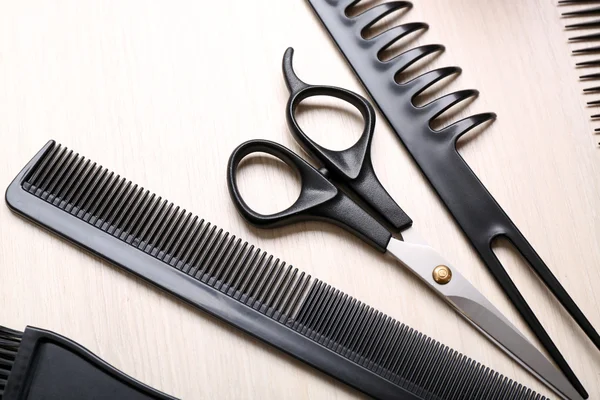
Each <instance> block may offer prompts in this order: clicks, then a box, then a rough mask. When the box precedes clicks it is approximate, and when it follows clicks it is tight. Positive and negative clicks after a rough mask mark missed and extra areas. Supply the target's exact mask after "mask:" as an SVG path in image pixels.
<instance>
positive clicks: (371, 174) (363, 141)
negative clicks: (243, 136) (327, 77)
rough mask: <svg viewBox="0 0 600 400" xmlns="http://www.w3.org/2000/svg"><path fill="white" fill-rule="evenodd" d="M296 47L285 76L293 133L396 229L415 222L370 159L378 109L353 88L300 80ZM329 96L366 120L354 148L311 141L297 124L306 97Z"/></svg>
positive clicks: (289, 56)
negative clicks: (338, 148)
mask: <svg viewBox="0 0 600 400" xmlns="http://www.w3.org/2000/svg"><path fill="white" fill-rule="evenodd" d="M293 54H294V49H292V48H291V47H290V48H288V49H287V50H286V52H285V54H284V56H283V75H284V77H285V81H286V85H287V87H288V89H289V91H290V98H289V100H288V103H287V109H286V117H287V122H288V127H289V129H290V131H291V132H292V135H294V137H295V138H296V140H297V141H298V143H299V144H300V145H301V146H302V147H303V148H304V150H305V151H306V152H307V153H309V154H310V155H312V156H313V157H314V158H315V159H317V160H319V161H320V162H321V163H322V164H323V165H324V166H325V168H326V169H327V170H328V171H329V173H331V174H332V177H333V178H335V179H337V180H338V181H340V182H341V183H343V184H345V185H347V186H348V187H349V188H351V189H352V190H353V191H354V192H355V193H356V194H357V195H358V196H359V197H360V198H361V199H362V200H363V201H365V202H366V203H367V204H369V206H371V207H372V208H373V209H374V210H375V211H377V212H378V213H379V214H380V215H381V217H382V218H383V219H385V220H386V221H387V222H388V223H389V224H390V225H391V226H393V227H394V229H396V230H397V231H401V230H403V229H405V228H408V227H409V226H411V225H412V220H411V219H410V217H409V216H408V215H407V214H406V213H405V212H404V211H403V210H402V209H401V208H400V206H398V204H397V203H396V202H395V201H394V199H392V197H391V196H390V195H389V193H388V192H387V191H386V190H385V188H384V187H383V185H382V184H381V182H380V181H379V178H377V175H376V174H375V170H374V169H373V163H372V162H371V141H372V139H373V132H374V130H375V118H376V117H375V110H374V109H373V106H371V104H370V103H369V102H368V101H367V99H365V98H364V97H362V96H360V95H358V94H357V93H354V92H352V91H350V90H346V89H342V88H338V87H333V86H322V85H308V84H306V83H304V82H302V81H301V80H300V78H298V76H297V75H296V73H295V72H294V68H293V64H292V62H293ZM313 96H329V97H335V98H338V99H340V100H343V101H345V102H347V103H350V104H352V105H353V106H354V107H355V108H356V109H357V110H358V111H359V112H360V113H361V114H362V117H363V120H364V122H365V127H364V130H363V133H362V134H361V136H360V138H359V139H358V141H357V142H356V143H355V144H353V145H352V146H351V147H349V148H348V149H345V150H341V151H335V150H330V149H327V148H325V147H323V146H321V145H319V144H318V143H316V142H315V141H314V140H312V139H311V138H310V137H309V136H308V135H307V134H306V133H304V131H303V130H302V128H300V125H299V124H298V121H297V120H296V109H297V107H298V105H299V104H300V103H301V102H302V101H303V100H305V99H307V98H309V97H313Z"/></svg>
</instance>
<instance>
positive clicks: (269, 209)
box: [236, 153, 301, 215]
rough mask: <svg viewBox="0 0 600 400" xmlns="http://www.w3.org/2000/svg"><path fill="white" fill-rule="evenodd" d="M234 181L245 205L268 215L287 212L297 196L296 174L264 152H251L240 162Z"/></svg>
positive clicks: (299, 181)
mask: <svg viewBox="0 0 600 400" xmlns="http://www.w3.org/2000/svg"><path fill="white" fill-rule="evenodd" d="M236 182H237V187H238V190H239V193H240V194H241V196H242V198H243V199H244V201H245V203H246V204H247V205H248V206H249V207H250V208H252V209H253V210H254V211H256V212H258V213H260V214H263V215H270V214H275V213H277V212H280V211H283V210H286V209H288V208H289V207H290V206H291V205H292V204H294V203H295V202H296V200H297V199H298V197H299V196H300V188H301V179H300V175H299V174H298V172H297V171H296V170H295V169H294V168H292V167H290V166H289V165H287V164H286V163H285V162H283V161H281V160H280V159H278V158H276V157H273V156H271V155H269V154H266V153H252V154H250V155H248V156H246V157H244V158H243V159H242V161H241V162H240V164H239V166H238V169H237V175H236Z"/></svg>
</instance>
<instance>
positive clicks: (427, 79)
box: [403, 67, 462, 98]
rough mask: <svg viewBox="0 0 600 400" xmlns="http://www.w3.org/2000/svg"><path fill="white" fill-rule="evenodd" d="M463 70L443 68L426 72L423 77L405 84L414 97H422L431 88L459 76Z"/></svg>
mask: <svg viewBox="0 0 600 400" xmlns="http://www.w3.org/2000/svg"><path fill="white" fill-rule="evenodd" d="M461 72H462V69H461V68H459V67H443V68H438V69H434V70H432V71H429V72H426V73H424V74H423V75H420V76H418V77H416V78H415V79H413V80H411V81H409V82H406V83H405V84H403V85H404V86H406V87H408V88H409V90H411V92H412V97H413V98H414V97H415V96H418V95H420V94H421V93H423V92H424V91H425V90H427V89H429V88H430V87H431V86H433V85H435V84H436V83H438V82H439V81H441V80H442V79H444V78H447V77H449V76H452V75H459V74H460V73H461Z"/></svg>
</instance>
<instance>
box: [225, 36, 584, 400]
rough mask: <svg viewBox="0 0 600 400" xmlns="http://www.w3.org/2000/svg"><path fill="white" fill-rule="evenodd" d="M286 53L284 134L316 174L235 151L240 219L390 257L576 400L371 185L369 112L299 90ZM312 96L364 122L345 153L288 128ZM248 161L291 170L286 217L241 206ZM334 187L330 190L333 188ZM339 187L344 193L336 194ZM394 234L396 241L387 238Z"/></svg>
mask: <svg viewBox="0 0 600 400" xmlns="http://www.w3.org/2000/svg"><path fill="white" fill-rule="evenodd" d="M292 57H293V49H291V48H290V49H288V50H287V51H286V53H285V55H284V59H283V74H284V77H285V80H286V85H287V87H288V89H289V91H290V98H289V100H288V103H287V108H286V116H287V122H288V126H289V129H290V131H291V133H292V134H293V136H294V137H295V139H296V141H297V142H298V143H299V144H300V146H302V148H303V149H304V150H305V151H306V152H307V153H308V154H309V155H311V156H312V158H313V159H314V160H318V161H319V162H320V163H321V165H322V166H323V167H322V168H321V169H319V170H317V169H316V168H314V167H313V166H312V165H311V164H309V163H308V162H307V161H305V160H304V159H302V158H301V157H300V156H298V155H297V154H295V153H294V152H292V151H291V150H289V149H288V148H286V147H284V146H282V145H280V144H278V143H275V142H271V141H267V140H251V141H248V142H245V143H243V144H241V145H240V146H239V147H238V148H236V149H235V150H234V151H233V153H232V154H231V157H230V159H229V164H228V168H227V182H228V186H229V193H230V195H231V198H232V200H233V202H234V204H235V206H236V207H237V209H238V211H239V212H240V214H241V215H242V216H243V218H244V219H246V220H247V221H248V222H249V223H250V224H252V225H254V226H256V227H259V228H274V227H279V226H283V225H288V224H291V223H295V222H299V221H306V220H321V221H327V222H331V223H334V224H336V225H338V226H340V227H342V228H344V229H346V230H348V231H349V232H351V233H353V234H355V235H356V236H358V237H359V238H361V239H362V240H364V241H365V242H367V243H368V244H370V245H371V246H373V247H374V248H376V249H377V250H378V251H380V252H382V253H390V254H391V255H392V256H393V257H395V258H396V259H397V260H398V261H400V263H401V264H402V265H403V266H404V267H406V268H408V269H409V270H410V271H412V272H413V273H414V274H415V275H417V276H418V277H419V278H420V279H421V280H423V281H424V282H425V283H426V284H427V285H428V286H429V287H430V288H431V289H432V290H433V291H434V292H435V293H437V294H438V295H439V296H440V297H442V299H444V300H445V301H446V302H447V303H449V304H450V305H451V306H452V307H453V308H454V309H455V310H456V311H458V313H459V314H460V315H461V316H462V317H463V318H465V319H466V320H467V321H468V322H469V323H471V324H472V325H473V326H475V327H476V328H477V329H478V330H479V331H481V332H482V333H483V334H484V335H485V336H487V337H488V338H489V339H491V341H492V342H493V343H495V344H496V345H498V346H499V347H500V348H501V349H502V350H503V351H504V352H505V353H507V354H508V355H509V356H511V357H512V358H513V359H515V360H516V361H517V362H519V363H520V364H521V365H522V366H523V367H525V368H526V369H527V370H529V371H530V372H531V373H533V375H535V376H536V377H537V378H539V379H540V380H541V381H542V382H544V383H546V384H547V385H548V386H549V387H550V388H551V389H553V390H554V391H555V392H556V393H557V394H559V395H560V396H561V397H562V398H567V399H581V398H582V397H581V395H579V393H578V392H577V391H576V390H575V388H574V387H573V386H572V385H571V383H570V382H569V380H568V379H567V378H566V377H565V376H564V375H563V374H562V373H561V372H560V371H559V370H558V369H557V368H556V367H555V366H554V365H553V364H551V363H550V362H549V361H548V359H547V358H546V357H545V356H544V355H543V354H542V353H541V352H540V351H538V350H537V349H536V348H535V347H534V346H533V345H532V344H531V343H530V342H529V341H528V340H527V339H526V338H525V337H523V336H522V335H521V333H520V332H519V331H518V330H517V328H515V327H514V326H513V325H512V323H511V322H510V321H509V320H508V319H507V318H506V317H505V316H504V315H502V313H501V312H500V311H499V310H498V309H497V308H496V307H495V306H494V305H493V304H492V303H491V302H490V301H489V300H488V299H487V298H486V297H485V296H483V294H481V293H480V292H479V291H478V290H477V289H476V288H475V287H474V286H473V285H472V284H471V283H469V281H468V280H467V279H466V278H465V277H464V276H462V275H461V273H460V272H459V271H458V269H456V268H455V267H454V266H452V264H451V263H450V262H448V261H447V260H446V259H445V258H444V257H442V256H441V255H440V254H439V253H438V252H437V251H436V250H435V249H433V248H432V247H431V246H429V245H428V244H427V242H425V240H423V239H422V238H421V236H420V235H419V234H418V233H417V232H416V230H415V228H414V227H413V226H412V220H411V219H410V217H409V216H408V215H407V214H406V213H405V212H404V211H403V210H402V209H401V208H400V206H398V204H396V202H395V201H394V200H393V199H392V197H391V196H390V195H389V194H388V192H387V191H386V190H385V188H384V187H383V185H382V184H381V183H380V181H379V179H378V178H377V176H376V174H375V171H374V169H373V165H372V162H371V155H370V148H371V141H372V138H373V132H374V129H375V111H374V109H373V107H372V106H371V104H370V103H369V102H368V101H367V100H366V99H365V98H363V97H362V96H360V95H358V94H356V93H354V92H351V91H349V90H345V89H342V88H337V87H331V86H320V85H319V86H315V85H308V84H306V83H304V82H302V81H301V80H300V79H299V78H298V77H297V76H296V74H295V72H294V70H293V66H292ZM312 96H331V97H335V98H338V99H340V100H343V101H346V102H348V103H350V104H351V105H353V106H354V107H355V108H356V109H357V110H358V111H359V112H360V113H361V114H362V117H363V119H364V123H365V128H364V131H363V133H362V135H361V137H360V139H359V140H358V141H357V142H356V143H355V144H354V145H352V146H351V147H350V148H348V149H346V150H342V151H333V150H329V149H327V148H325V147H322V146H320V145H319V144H318V143H316V142H314V141H313V140H312V139H311V138H310V137H309V136H308V135H306V134H305V133H304V132H303V130H302V129H301V128H300V126H299V124H298V122H297V120H296V109H297V107H298V105H299V104H300V103H301V102H302V101H303V100H305V99H307V98H309V97H312ZM253 153H267V154H270V155H272V156H274V157H276V158H278V159H280V160H281V161H283V162H285V163H286V164H287V165H289V166H290V167H292V168H294V169H295V170H296V171H297V172H298V174H299V175H300V178H301V182H302V183H301V191H300V195H299V197H298V199H297V200H296V202H295V203H294V204H292V205H291V206H290V207H289V208H288V209H286V210H284V211H281V212H278V213H275V214H271V215H263V214H260V213H258V212H256V211H254V210H253V209H252V208H250V207H249V206H248V204H246V202H245V201H244V199H243V198H242V196H241V194H240V192H239V190H238V186H237V182H236V173H237V169H238V166H239V163H240V162H241V161H242V159H243V158H244V157H246V156H248V155H250V154H253ZM334 182H335V183H334ZM339 186H343V187H344V189H345V190H344V191H342V190H340V188H339ZM347 193H351V194H352V195H353V196H355V197H357V198H358V199H359V201H362V202H364V203H366V204H367V205H368V206H369V207H370V208H371V209H372V211H373V212H374V213H375V214H377V215H378V218H380V219H381V220H383V221H385V224H387V225H389V227H391V228H393V229H388V227H386V226H385V225H384V224H383V223H381V222H379V221H378V220H377V219H376V218H375V217H374V216H373V215H371V214H370V213H369V212H368V211H366V210H365V209H364V208H362V207H361V206H360V205H359V204H357V203H356V202H355V201H354V200H353V199H352V198H351V197H350V196H349V195H348V194H347ZM392 232H396V233H400V234H401V238H399V239H397V238H395V237H393V234H392Z"/></svg>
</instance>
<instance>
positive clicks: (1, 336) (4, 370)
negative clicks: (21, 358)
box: [0, 326, 23, 400]
mask: <svg viewBox="0 0 600 400" xmlns="http://www.w3.org/2000/svg"><path fill="white" fill-rule="evenodd" d="M22 337H23V332H19V331H15V330H12V329H8V328H5V327H3V326H0V400H1V399H2V396H3V395H4V390H5V389H6V383H7V382H8V378H9V377H10V372H11V370H12V367H13V364H14V362H15V359H16V358H17V353H18V351H19V346H20V345H21V339H22Z"/></svg>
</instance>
